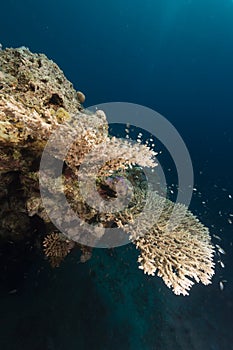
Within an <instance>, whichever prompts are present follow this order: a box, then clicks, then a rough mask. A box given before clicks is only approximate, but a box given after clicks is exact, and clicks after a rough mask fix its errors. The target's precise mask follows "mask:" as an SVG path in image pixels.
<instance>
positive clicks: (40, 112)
mask: <svg viewBox="0 0 233 350" xmlns="http://www.w3.org/2000/svg"><path fill="white" fill-rule="evenodd" d="M84 101H85V96H84V94H83V93H82V92H80V91H78V92H76V90H75V89H74V88H73V86H72V84H71V83H70V82H69V81H68V80H67V79H66V78H65V76H64V74H63V72H62V71H61V70H60V69H59V67H58V66H57V65H56V64H55V63H54V62H53V61H51V60H49V59H48V58H47V57H46V56H45V55H43V54H33V53H31V52H30V51H29V50H28V49H27V48H25V47H21V48H18V49H4V50H0V200H1V206H0V239H1V240H2V241H4V240H7V239H11V240H13V241H15V240H20V239H23V238H25V236H26V237H27V236H30V235H32V234H33V232H34V231H33V232H32V231H31V221H32V219H33V218H35V217H38V218H39V219H40V220H42V222H43V224H44V225H45V228H46V229H45V231H46V236H45V238H44V235H42V240H41V246H43V250H44V253H45V255H46V256H47V257H48V259H49V261H50V263H51V265H52V266H53V267H55V266H58V265H59V264H60V263H61V261H62V260H63V259H64V258H65V256H66V255H67V254H68V253H69V252H70V250H71V249H72V248H74V247H75V246H76V247H79V248H80V250H81V253H82V255H81V258H80V261H81V262H85V261H87V260H89V259H90V257H91V248H90V247H88V244H86V245H82V244H79V243H77V242H79V240H78V239H79V238H80V236H79V235H80V234H85V235H87V236H88V232H83V231H82V232H81V229H80V227H81V225H82V224H80V226H79V227H75V232H73V231H72V232H70V234H68V237H66V236H64V235H63V234H61V233H59V232H57V228H55V227H54V225H53V224H52V222H51V220H50V215H49V211H50V210H51V212H53V215H54V216H55V217H56V216H57V220H58V221H59V222H60V223H61V225H62V223H63V222H68V221H69V220H71V218H70V217H69V211H67V209H66V208H62V209H61V211H57V212H56V210H57V208H55V207H54V203H53V202H51V203H47V205H46V210H45V208H44V203H43V202H42V198H41V194H40V190H39V166H40V161H41V157H42V153H43V152H44V149H45V146H46V149H47V152H48V153H49V152H50V153H51V154H53V158H51V162H52V163H53V164H51V165H54V167H53V168H56V162H62V164H63V171H62V174H58V175H57V177H54V176H53V177H52V178H51V177H50V176H49V174H48V176H47V178H45V185H46V188H47V190H48V192H51V193H53V194H54V193H55V196H57V197H56V200H57V203H59V202H60V195H61V193H64V195H65V197H66V199H67V201H68V203H69V205H70V207H71V208H72V210H73V211H74V212H75V213H76V214H77V215H78V217H79V218H80V219H81V221H82V223H83V222H85V223H87V224H89V225H92V233H93V232H94V235H95V239H96V241H98V240H100V239H101V237H102V235H103V233H104V228H111V227H118V228H121V229H123V231H124V232H125V235H127V236H128V237H129V238H130V239H131V241H132V243H133V244H135V245H136V247H137V248H138V249H139V250H140V256H139V258H138V261H139V263H140V267H139V268H140V269H143V270H144V272H145V273H147V274H150V275H154V274H155V272H157V274H158V276H160V277H162V278H163V280H164V282H165V284H166V285H167V286H168V287H169V288H171V289H172V290H173V292H174V293H175V294H183V295H187V294H188V292H189V290H190V288H191V286H192V285H193V283H194V281H195V282H199V281H201V282H202V283H204V284H208V283H210V282H211V277H212V275H213V274H214V263H213V253H214V249H213V246H212V244H211V241H210V236H209V232H208V229H207V228H206V227H204V226H203V225H202V224H201V223H200V222H199V221H198V219H197V218H196V217H194V216H193V215H192V213H190V212H189V211H188V210H187V208H185V207H184V206H182V205H179V204H174V203H172V202H170V201H169V200H167V199H165V198H163V197H161V196H159V195H158V193H156V192H148V189H147V186H146V183H145V177H143V175H142V171H141V168H140V166H147V167H150V168H153V167H155V166H156V161H155V157H154V156H155V155H156V153H155V152H154V151H153V150H151V149H150V148H149V147H147V146H145V145H142V144H140V143H136V144H135V143H130V142H129V141H128V140H125V141H122V140H119V139H117V138H115V137H110V136H109V135H108V124H107V119H106V116H105V114H104V113H103V112H102V111H96V112H95V113H92V112H90V111H87V110H85V109H84V108H83V106H82V103H83V102H84ZM58 130H59V132H60V133H59V138H57V131H58ZM55 131H56V133H54V132H55ZM54 134H55V136H54ZM51 139H52V142H51V144H50V145H49V146H47V145H48V144H49V143H47V142H48V140H51ZM67 142H68V144H69V145H70V147H67V146H66V145H67ZM58 145H59V147H58ZM63 148H64V149H66V150H67V152H66V153H65V156H64V154H63ZM100 165H101V166H100ZM80 168H82V169H81V170H82V171H81V172H80ZM77 174H79V175H78V176H79V180H77ZM83 179H85V184H87V185H86V186H85V187H82V186H81V183H82V180H83ZM93 181H94V182H95V184H96V188H97V192H98V194H99V195H100V196H101V197H102V198H104V199H105V203H106V205H107V207H108V210H107V211H106V210H103V211H99V210H98V208H95V207H92V206H90V205H88V199H89V198H90V197H91V196H92V193H93V192H92V191H91V189H92V187H91V186H92V185H91V184H92V182H93ZM125 181H128V183H131V187H130V188H129V190H127V191H126V185H125ZM121 196H123V197H124V196H126V197H127V196H128V197H129V200H128V203H127V206H126V207H125V208H124V209H123V210H120V211H118V212H115V211H114V210H113V209H114V206H113V201H111V200H112V199H113V198H117V199H118V197H121ZM92 200H93V198H92ZM119 200H120V198H119ZM96 201H97V198H96ZM171 212H172V213H173V214H175V215H173V217H175V221H174V222H171V220H169V218H170V216H171ZM155 217H157V219H156V220H155ZM176 221H177V224H176ZM93 227H94V229H93ZM80 232H81V233H80Z"/></svg>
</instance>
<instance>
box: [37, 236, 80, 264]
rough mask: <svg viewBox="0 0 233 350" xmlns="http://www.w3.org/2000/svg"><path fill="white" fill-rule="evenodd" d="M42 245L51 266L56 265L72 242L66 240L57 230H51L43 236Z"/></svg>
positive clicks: (66, 253) (72, 245)
mask: <svg viewBox="0 0 233 350" xmlns="http://www.w3.org/2000/svg"><path fill="white" fill-rule="evenodd" d="M43 247H44V253H45V255H46V256H47V257H48V259H49V261H50V264H51V266H52V267H58V266H59V265H60V263H61V262H62V260H63V259H64V258H65V257H66V256H67V255H68V254H69V252H70V251H71V249H72V248H73V247H74V242H72V241H70V240H68V239H67V238H66V237H64V236H63V235H62V234H60V233H58V232H53V233H51V234H49V235H48V236H46V237H45V239H44V241H43Z"/></svg>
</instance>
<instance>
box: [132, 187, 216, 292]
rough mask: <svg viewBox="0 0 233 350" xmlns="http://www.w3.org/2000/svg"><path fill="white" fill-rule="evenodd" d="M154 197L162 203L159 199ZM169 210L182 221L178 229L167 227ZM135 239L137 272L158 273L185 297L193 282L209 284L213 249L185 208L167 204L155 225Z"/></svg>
mask: <svg viewBox="0 0 233 350" xmlns="http://www.w3.org/2000/svg"><path fill="white" fill-rule="evenodd" d="M153 197H154V198H153V200H154V201H155V202H156V201H157V202H161V199H160V198H159V196H158V195H156V194H154V196H153ZM171 210H175V212H176V213H175V214H176V215H177V218H179V216H180V217H181V219H180V221H178V220H177V225H176V224H175V223H173V224H172V223H169V220H168V217H169V215H170V214H171ZM132 226H133V225H132ZM136 231H137V230H136ZM134 236H138V238H136V240H135V241H134V243H135V244H136V247H137V248H138V249H139V250H140V256H139V258H138V262H139V263H140V266H139V268H140V269H142V270H144V273H146V274H148V275H153V276H154V275H155V273H156V272H157V274H158V276H159V277H162V279H163V280H164V282H165V284H166V285H167V286H168V287H169V288H172V290H173V292H174V293H175V294H183V295H188V291H189V290H190V288H191V287H192V285H193V284H194V281H195V282H202V283H203V284H205V285H207V284H209V283H211V278H212V276H213V274H214V263H213V256H214V248H213V246H212V244H211V241H210V236H209V231H208V229H207V228H206V227H205V226H204V225H202V224H201V223H200V221H199V220H198V219H197V218H196V217H195V216H194V215H193V214H192V213H191V212H190V211H189V210H187V208H186V207H185V206H183V205H180V204H175V206H174V203H172V202H170V201H168V200H166V205H165V207H164V209H163V211H162V213H161V215H160V217H159V219H158V220H157V221H156V223H155V224H153V226H152V227H151V228H150V229H149V230H148V231H147V232H146V233H145V234H143V235H140V229H138V232H134Z"/></svg>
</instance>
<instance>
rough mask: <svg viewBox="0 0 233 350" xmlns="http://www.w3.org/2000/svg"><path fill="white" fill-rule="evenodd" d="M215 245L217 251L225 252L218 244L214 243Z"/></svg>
mask: <svg viewBox="0 0 233 350" xmlns="http://www.w3.org/2000/svg"><path fill="white" fill-rule="evenodd" d="M216 247H217V248H218V251H219V253H221V254H226V252H225V250H224V249H222V247H220V245H218V244H216Z"/></svg>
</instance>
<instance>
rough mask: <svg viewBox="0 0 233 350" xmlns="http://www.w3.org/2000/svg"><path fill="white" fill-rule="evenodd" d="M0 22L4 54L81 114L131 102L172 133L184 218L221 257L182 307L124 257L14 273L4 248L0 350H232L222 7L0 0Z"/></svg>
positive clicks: (231, 207) (231, 139)
mask: <svg viewBox="0 0 233 350" xmlns="http://www.w3.org/2000/svg"><path fill="white" fill-rule="evenodd" d="M0 14H1V18H0V43H1V44H2V45H3V48H4V47H19V46H26V47H28V48H29V49H30V50H31V51H32V52H37V53H39V52H40V53H44V54H46V55H47V56H48V57H49V58H51V59H52V60H54V61H55V62H56V63H57V64H58V65H59V66H60V68H61V69H62V70H63V71H64V73H65V75H66V77H67V78H68V79H69V80H70V81H71V82H72V83H73V84H74V87H75V88H76V89H77V90H81V91H83V92H84V93H85V94H86V97H87V98H86V102H85V106H86V107H88V106H91V105H95V104H100V103H105V102H114V101H120V102H130V103H135V104H139V105H143V106H146V107H149V108H151V109H153V110H156V111H157V112H159V113H160V114H162V115H163V116H164V117H166V118H167V119H168V120H169V121H170V122H171V123H172V124H173V126H174V127H175V128H176V129H177V130H178V132H179V133H180V135H181V136H182V138H183V140H184V142H185V144H186V146H187V148H188V150H189V152H190V155H191V159H192V163H193V168H194V176H195V189H196V190H195V191H194V194H193V198H192V201H191V204H190V209H191V211H192V212H193V213H194V214H195V215H197V216H198V217H199V218H200V220H201V221H202V222H203V223H204V224H205V225H206V226H208V227H209V228H210V232H211V234H215V235H218V236H221V238H222V241H221V246H222V247H223V249H224V250H225V252H226V254H225V255H224V256H223V257H222V261H223V262H224V265H225V268H222V267H221V266H220V264H218V263H217V265H216V274H215V276H214V278H213V283H212V284H211V285H209V286H203V285H198V284H197V285H195V286H194V287H193V288H192V289H191V292H190V295H189V296H185V297H183V296H176V295H174V294H173V293H172V291H171V290H169V289H168V288H167V287H166V286H165V285H164V283H163V281H162V280H161V279H160V278H158V277H149V276H146V275H144V274H143V272H142V271H141V270H139V269H138V267H137V251H136V250H135V249H134V247H132V246H131V245H126V246H123V247H120V248H115V249H113V250H105V249H95V250H94V253H93V257H92V259H91V260H89V261H88V262H87V263H86V264H78V263H77V261H78V258H77V256H76V255H77V252H74V253H73V252H72V253H71V254H70V255H69V256H68V257H67V259H66V260H65V262H64V263H63V264H62V265H61V267H60V268H58V269H51V268H50V267H49V266H48V263H47V262H46V261H44V259H43V257H42V256H38V255H36V256H34V255H33V252H31V253H29V252H28V251H27V249H26V248H25V251H22V252H21V254H22V256H25V257H24V258H23V259H22V261H21V263H20V264H19V265H17V266H15V264H14V261H11V257H10V248H9V259H8V260H7V262H5V261H3V260H2V259H1V267H0V274H1V276H0V282H1V285H0V349H1V350H21V349H22V350H29V349H30V350H31V349H34V350H65V349H68V350H89V349H90V350H92V349H94V350H115V349H122V350H131V349H132V350H231V349H233V275H232V267H233V252H232V250H233V246H232V242H233V225H232V221H233V217H232V216H231V214H233V180H232V179H233V156H232V154H233V1H232V0H212V1H209V0H202V1H201V0H195V1H194V0H144V1H140V0H134V1H130V0H124V1H123V0H118V1H113V0H110V1H109V0H99V1H95V0H85V1H79V0H76V1H75V0H67V1H61V0H56V1H55V0H47V1H45V0H40V1H37V0H34V1H29V0H18V1H16V0H8V1H4V2H1V7H0ZM158 151H159V150H158ZM164 167H165V168H166V164H165V165H164ZM165 170H166V169H165ZM213 242H214V243H217V244H218V240H215V239H214V238H213ZM217 260H218V258H217V257H216V261H217ZM6 265H7V266H6ZM6 271H7V273H6ZM222 280H224V281H227V282H224V289H223V290H221V289H220V281H222ZM12 291H13V292H12Z"/></svg>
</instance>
